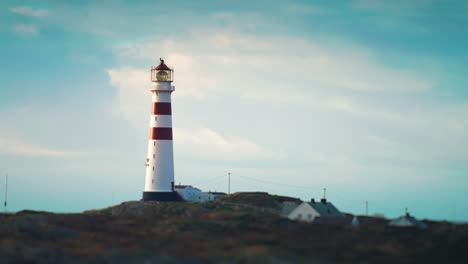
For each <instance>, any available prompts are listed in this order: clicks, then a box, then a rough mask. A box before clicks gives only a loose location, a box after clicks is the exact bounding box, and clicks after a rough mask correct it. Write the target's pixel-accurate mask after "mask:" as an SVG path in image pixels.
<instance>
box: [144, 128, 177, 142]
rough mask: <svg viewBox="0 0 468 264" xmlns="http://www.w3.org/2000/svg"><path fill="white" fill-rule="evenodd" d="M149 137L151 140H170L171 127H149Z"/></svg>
mask: <svg viewBox="0 0 468 264" xmlns="http://www.w3.org/2000/svg"><path fill="white" fill-rule="evenodd" d="M149 138H150V139H152V140H172V128H171V127H151V128H150V136H149Z"/></svg>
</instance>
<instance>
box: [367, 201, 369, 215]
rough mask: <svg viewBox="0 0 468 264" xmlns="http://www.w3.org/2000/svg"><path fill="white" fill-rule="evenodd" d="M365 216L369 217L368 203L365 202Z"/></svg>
mask: <svg viewBox="0 0 468 264" xmlns="http://www.w3.org/2000/svg"><path fill="white" fill-rule="evenodd" d="M366 216H369V201H366Z"/></svg>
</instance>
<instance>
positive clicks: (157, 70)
mask: <svg viewBox="0 0 468 264" xmlns="http://www.w3.org/2000/svg"><path fill="white" fill-rule="evenodd" d="M173 77H174V71H173V70H172V69H171V68H169V67H167V65H166V64H165V63H164V60H163V59H161V63H160V64H159V65H158V66H156V67H153V68H152V69H151V82H152V84H151V89H150V91H151V96H152V108H151V118H150V133H149V140H148V156H147V157H146V162H145V165H146V177H145V190H144V192H143V201H180V200H181V198H180V196H179V195H178V194H177V193H176V192H175V191H174V153H173V145H172V115H171V114H172V111H171V94H172V92H173V91H174V86H172V81H173Z"/></svg>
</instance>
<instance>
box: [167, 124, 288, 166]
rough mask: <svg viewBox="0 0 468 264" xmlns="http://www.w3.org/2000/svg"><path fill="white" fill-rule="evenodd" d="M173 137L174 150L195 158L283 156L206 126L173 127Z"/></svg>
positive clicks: (267, 157)
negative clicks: (191, 127) (186, 128)
mask: <svg viewBox="0 0 468 264" xmlns="http://www.w3.org/2000/svg"><path fill="white" fill-rule="evenodd" d="M174 139H175V149H176V151H181V152H182V154H183V155H189V156H191V157H195V158H206V159H211V160H253V159H275V160H277V159H281V158H284V155H282V154H281V153H275V154H273V153H271V152H269V151H267V150H265V149H264V148H262V147H261V146H259V145H258V144H256V143H255V142H253V141H251V140H249V139H247V138H243V137H239V136H225V135H222V134H220V133H219V132H216V131H214V130H212V129H209V128H206V127H202V128H197V129H190V130H183V129H175V131H174Z"/></svg>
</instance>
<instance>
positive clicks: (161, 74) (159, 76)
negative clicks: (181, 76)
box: [151, 58, 173, 82]
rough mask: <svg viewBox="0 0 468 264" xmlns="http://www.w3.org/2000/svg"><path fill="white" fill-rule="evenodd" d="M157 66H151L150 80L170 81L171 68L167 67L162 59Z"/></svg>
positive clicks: (171, 75) (171, 76)
mask: <svg viewBox="0 0 468 264" xmlns="http://www.w3.org/2000/svg"><path fill="white" fill-rule="evenodd" d="M159 60H160V61H161V62H160V63H159V65H158V66H156V67H153V68H151V81H152V82H172V81H173V80H172V78H173V70H172V69H171V68H169V67H168V66H167V65H166V64H165V63H164V60H163V59H161V58H160V59H159Z"/></svg>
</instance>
